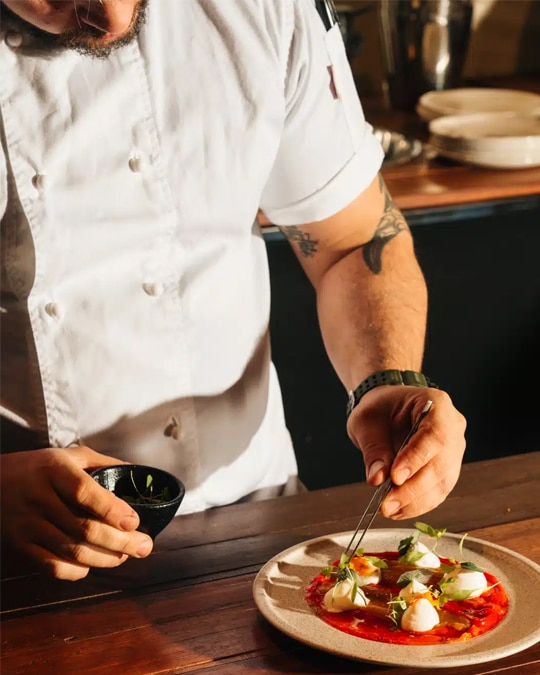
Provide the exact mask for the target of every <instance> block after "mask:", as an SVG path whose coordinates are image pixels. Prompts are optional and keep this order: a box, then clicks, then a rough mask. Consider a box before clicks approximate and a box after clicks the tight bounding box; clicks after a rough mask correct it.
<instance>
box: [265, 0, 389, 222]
mask: <svg viewBox="0 0 540 675" xmlns="http://www.w3.org/2000/svg"><path fill="white" fill-rule="evenodd" d="M291 2H292V9H293V10H294V15H293V17H292V22H291V23H292V25H291V29H292V30H291V35H290V39H289V44H288V48H289V53H288V67H287V76H286V82H285V102H286V111H285V123H284V127H283V132H282V138H281V143H280V147H279V150H278V153H277V156H276V159H275V162H274V164H273V168H272V171H271V174H270V176H269V179H268V181H267V184H266V186H265V188H264V191H263V195H262V199H261V209H262V211H263V212H264V214H265V215H266V216H267V218H268V219H269V220H270V221H271V222H272V223H274V224H276V225H301V224H303V223H309V222H313V221H317V220H322V219H324V218H327V217H328V216H331V215H333V214H334V213H337V212H338V211H340V210H341V209H342V208H344V207H345V206H347V204H349V203H350V202H352V201H353V200H354V198H355V197H357V196H358V195H359V194H360V193H361V192H362V191H363V190H364V189H365V188H366V187H367V186H368V185H369V184H370V183H371V181H372V180H373V178H374V177H375V175H376V174H377V172H378V170H379V169H380V166H381V164H382V159H383V151H382V148H381V145H380V143H379V142H378V141H377V139H376V138H375V136H374V135H373V133H372V127H371V126H370V125H369V124H368V123H367V122H366V120H365V118H364V114H363V110H362V106H361V104H360V101H359V98H358V94H357V90H356V86H355V84H354V80H353V76H352V73H351V69H350V66H349V62H348V59H347V55H346V52H345V45H344V43H343V39H342V36H341V31H340V28H339V26H338V25H337V24H336V25H334V26H333V27H332V28H331V29H330V30H328V31H327V30H326V27H325V26H324V24H323V22H322V20H321V19H320V17H319V14H318V12H317V10H316V9H315V5H314V2H313V0H291Z"/></svg>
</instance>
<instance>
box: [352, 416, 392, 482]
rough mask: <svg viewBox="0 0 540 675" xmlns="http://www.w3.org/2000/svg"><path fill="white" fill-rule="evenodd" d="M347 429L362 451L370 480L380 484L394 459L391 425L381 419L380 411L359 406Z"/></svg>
mask: <svg viewBox="0 0 540 675" xmlns="http://www.w3.org/2000/svg"><path fill="white" fill-rule="evenodd" d="M347 430H348V433H349V437H350V438H351V440H352V442H353V443H354V444H355V445H356V446H357V447H358V448H359V449H360V451H361V452H362V455H363V457H364V464H365V467H366V477H367V480H368V482H369V483H370V484H371V485H380V484H381V483H382V482H383V481H384V480H385V478H386V476H387V475H388V472H389V470H390V467H391V466H392V461H393V459H394V454H393V450H392V448H393V443H392V437H391V433H390V428H389V425H388V424H386V423H384V422H383V421H381V416H380V412H379V411H377V410H374V409H372V408H369V409H368V408H366V409H363V410H360V409H358V408H357V409H355V410H353V412H352V413H351V416H350V417H349V423H348V425H347Z"/></svg>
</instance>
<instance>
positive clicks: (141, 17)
mask: <svg viewBox="0 0 540 675" xmlns="http://www.w3.org/2000/svg"><path fill="white" fill-rule="evenodd" d="M148 2H149V0H139V2H138V4H137V5H136V6H135V9H134V11H133V19H132V21H131V25H130V27H129V30H128V31H127V32H126V33H125V34H124V35H123V36H122V37H120V38H118V39H117V40H110V41H107V42H103V40H102V39H101V38H102V37H103V32H102V31H100V30H98V29H97V28H94V27H93V26H87V25H85V26H84V27H81V28H77V29H75V30H72V31H68V32H66V33H61V34H60V35H57V34H54V33H48V32H47V31H44V30H41V29H40V28H37V27H36V26H34V25H33V24H31V23H29V22H28V21H25V20H24V19H22V18H21V17H20V16H19V15H18V14H15V13H14V12H13V11H12V10H10V9H9V8H8V7H6V6H5V5H4V4H3V3H2V2H1V0H0V20H1V22H2V24H3V25H4V26H5V27H9V28H10V29H11V30H15V31H17V32H18V33H21V34H22V35H26V36H30V37H31V41H32V47H31V50H32V51H46V52H49V53H51V54H54V53H58V52H61V51H65V50H70V51H75V52H77V53H79V54H82V55H83V56H92V57H95V58H107V57H108V56H109V55H110V54H112V52H114V51H116V50H117V49H120V48H121V47H124V46H125V45H127V44H129V43H130V42H132V41H133V40H135V39H136V38H137V36H138V35H139V33H140V31H141V28H142V26H143V25H144V22H145V20H146V11H147V9H148Z"/></svg>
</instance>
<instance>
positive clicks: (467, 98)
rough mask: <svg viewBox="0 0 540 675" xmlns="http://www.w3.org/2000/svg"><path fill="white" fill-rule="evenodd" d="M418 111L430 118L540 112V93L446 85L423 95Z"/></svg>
mask: <svg viewBox="0 0 540 675" xmlns="http://www.w3.org/2000/svg"><path fill="white" fill-rule="evenodd" d="M416 112H417V113H418V114H419V115H420V117H421V118H422V119H423V120H425V121H426V122H430V121H431V120H434V119H436V118H437V117H443V116H445V115H472V114H473V113H495V112H513V113H519V114H521V115H540V96H539V95H538V94H533V93H532V92H530V91H520V90H519V89H493V88H492V89H488V88H486V89H475V88H468V87H466V88H462V89H445V90H444V91H428V92H427V94H424V95H423V96H421V97H420V99H419V101H418V104H417V106H416Z"/></svg>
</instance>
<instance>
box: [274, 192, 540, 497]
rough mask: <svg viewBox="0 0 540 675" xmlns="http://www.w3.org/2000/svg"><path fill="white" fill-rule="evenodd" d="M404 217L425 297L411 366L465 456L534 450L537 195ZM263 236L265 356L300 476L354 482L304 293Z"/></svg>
mask: <svg viewBox="0 0 540 675" xmlns="http://www.w3.org/2000/svg"><path fill="white" fill-rule="evenodd" d="M406 216H407V220H408V222H409V224H410V225H411V229H412V232H413V236H414V239H415V246H416V251H417V255H418V259H419V261H420V264H421V266H422V269H423V271H424V274H425V277H426V281H427V284H428V289H429V296H430V308H429V321H428V335H427V344H426V352H425V359H424V368H423V369H424V372H426V373H427V374H428V375H429V376H430V377H431V378H432V379H433V380H435V381H436V382H437V383H438V384H439V385H440V386H441V387H443V388H444V389H445V390H446V391H448V392H449V393H450V395H451V396H452V398H453V400H454V402H455V404H456V406H457V407H458V408H459V409H460V410H461V411H462V412H463V413H464V414H465V416H466V417H467V419H468V428H467V451H466V454H465V461H466V462H470V461H476V460H480V459H487V458H491V457H498V456H502V455H512V454H517V453H521V452H531V451H535V450H540V442H539V440H538V439H539V436H540V434H539V425H540V415H539V412H538V410H539V407H540V393H539V391H540V388H539V384H540V361H539V349H540V195H539V196H538V197H529V198H526V199H522V200H509V201H504V202H499V203H484V204H478V205H473V206H468V207H459V208H452V209H429V210H422V211H410V212H408V213H406ZM265 239H266V242H267V248H268V254H269V261H270V273H271V283H272V313H271V333H272V350H273V358H274V362H275V364H276V368H277V370H278V374H279V377H280V381H281V386H282V389H283V396H284V403H285V412H286V417H287V423H288V425H289V429H290V431H291V434H292V437H293V441H294V444H295V448H296V453H297V458H298V462H299V470H300V476H301V478H302V479H303V480H304V482H305V483H306V484H307V485H308V487H309V488H310V489H317V488H323V487H328V486H331V485H338V484H343V483H350V482H354V481H358V480H363V478H364V472H363V465H362V461H361V457H360V454H359V452H358V451H357V450H356V449H355V448H354V447H353V446H352V443H351V442H350V441H349V439H348V437H347V434H346V431H345V412H344V411H345V404H346V393H345V391H344V389H343V386H342V385H341V383H340V382H339V381H338V379H337V377H336V375H335V373H334V371H333V369H332V367H331V365H330V363H329V361H328V359H327V357H326V354H325V352H324V348H323V345H322V341H321V338H320V332H319V327H318V322H317V317H316V311H315V298H314V293H313V290H312V288H311V286H310V285H309V282H308V281H307V280H306V279H305V277H304V275H303V272H302V270H301V268H300V266H299V265H298V263H297V262H296V260H295V258H294V255H293V254H292V252H291V250H290V247H289V245H288V244H287V242H286V241H285V239H284V238H283V237H282V236H281V235H280V234H279V233H273V232H269V233H268V234H266V235H265Z"/></svg>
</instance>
